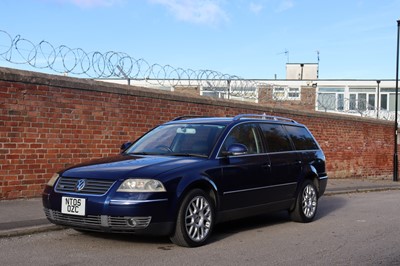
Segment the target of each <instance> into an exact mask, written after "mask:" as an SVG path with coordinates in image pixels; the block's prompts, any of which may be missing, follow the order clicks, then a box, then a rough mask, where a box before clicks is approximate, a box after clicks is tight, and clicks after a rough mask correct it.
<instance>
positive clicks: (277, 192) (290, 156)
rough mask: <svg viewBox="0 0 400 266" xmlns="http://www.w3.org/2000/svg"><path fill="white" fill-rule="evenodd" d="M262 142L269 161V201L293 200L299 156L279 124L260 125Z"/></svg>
mask: <svg viewBox="0 0 400 266" xmlns="http://www.w3.org/2000/svg"><path fill="white" fill-rule="evenodd" d="M260 128H261V131H262V135H263V140H264V141H265V143H266V148H267V152H268V156H269V159H270V175H269V176H268V181H267V183H268V186H269V190H268V194H269V199H270V200H271V202H272V201H275V202H284V201H287V200H290V199H293V197H294V195H295V192H296V188H297V182H298V178H299V176H300V174H301V156H300V154H299V153H298V152H296V151H294V150H293V145H292V143H291V141H290V139H289V137H288V135H287V133H286V130H285V129H284V128H283V126H282V125H280V124H275V123H260Z"/></svg>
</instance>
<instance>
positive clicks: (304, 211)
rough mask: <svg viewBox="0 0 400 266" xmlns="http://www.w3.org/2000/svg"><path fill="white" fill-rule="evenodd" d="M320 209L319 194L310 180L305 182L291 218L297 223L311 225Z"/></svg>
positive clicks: (291, 212)
mask: <svg viewBox="0 0 400 266" xmlns="http://www.w3.org/2000/svg"><path fill="white" fill-rule="evenodd" d="M317 207H318V192H317V189H316V187H315V185H314V184H313V182H312V181H310V180H305V181H304V183H303V185H302V186H301V189H300V191H299V194H298V195H297V199H296V203H295V207H294V209H293V210H291V211H290V218H291V219H292V220H293V221H295V222H302V223H309V222H311V221H312V220H314V217H315V215H316V213H317Z"/></svg>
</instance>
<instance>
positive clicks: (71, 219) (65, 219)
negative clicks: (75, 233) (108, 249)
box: [42, 187, 175, 235]
mask: <svg viewBox="0 0 400 266" xmlns="http://www.w3.org/2000/svg"><path fill="white" fill-rule="evenodd" d="M63 196H67V197H76V198H84V199H85V200H86V208H85V215H82V216H81V215H71V214H66V213H62V211H61V201H62V197H63ZM136 196H138V195H129V194H119V195H118V196H117V195H115V194H114V195H110V194H108V195H101V196H93V195H82V194H74V193H57V192H55V191H54V190H53V189H52V188H51V187H46V189H45V191H44V193H43V194H42V201H43V207H44V212H45V214H46V217H47V219H48V220H49V221H50V222H52V223H54V224H58V225H63V226H67V227H71V228H75V229H79V230H87V231H97V232H110V233H132V234H146V235H169V234H171V232H172V230H173V228H174V225H175V222H174V221H175V219H174V218H173V217H174V214H173V211H172V210H171V206H170V204H169V201H168V198H166V197H165V198H163V197H162V196H161V195H160V196H161V198H154V197H153V198H143V195H142V196H141V198H140V197H136ZM165 196H166V195H165Z"/></svg>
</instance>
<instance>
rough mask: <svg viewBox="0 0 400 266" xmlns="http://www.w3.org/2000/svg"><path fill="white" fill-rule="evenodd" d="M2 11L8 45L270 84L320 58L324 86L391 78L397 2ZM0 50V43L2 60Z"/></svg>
mask: <svg viewBox="0 0 400 266" xmlns="http://www.w3.org/2000/svg"><path fill="white" fill-rule="evenodd" d="M0 10H1V16H0V30H2V31H5V32H7V33H8V34H9V35H11V36H13V37H15V36H16V35H21V36H22V37H23V38H25V39H27V40H29V41H31V42H33V43H36V44H37V43H39V42H40V41H42V40H45V41H47V42H49V43H51V44H52V45H53V46H59V45H66V46H68V47H70V48H81V49H83V50H84V51H86V52H91V51H99V52H102V53H106V52H108V51H116V52H124V53H126V54H128V55H130V56H131V57H133V58H136V59H140V58H143V59H144V60H146V61H147V62H148V63H149V64H160V65H171V66H173V67H176V68H183V69H193V70H199V69H211V70H215V71H219V72H222V73H227V74H230V75H237V76H240V77H243V78H255V79H272V78H274V77H275V75H276V76H277V78H285V64H286V63H287V62H289V63H316V62H317V51H319V56H320V69H319V70H320V78H321V79H394V78H395V76H396V73H395V72H396V41H397V22H396V21H397V20H398V19H400V0H381V1H378V0H376V1H375V0H368V1H367V0H336V1H323V0H302V1H301V0H250V1H245V0H231V1H228V0H30V1H29V0H18V1H16V0H2V1H1V2H0ZM6 45H8V43H7V40H6V39H5V38H4V36H3V38H1V35H0V53H1V51H2V48H1V47H3V51H4V47H5V46H6ZM285 51H288V53H285ZM0 66H6V67H14V68H24V67H23V66H21V65H13V64H9V63H8V62H7V61H5V60H4V58H1V57H0ZM29 70H32V69H29Z"/></svg>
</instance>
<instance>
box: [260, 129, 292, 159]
mask: <svg viewBox="0 0 400 266" xmlns="http://www.w3.org/2000/svg"><path fill="white" fill-rule="evenodd" d="M260 128H261V130H262V132H263V136H264V139H265V141H266V142H267V149H268V152H283V151H291V150H292V145H291V144H290V140H289V138H288V136H287V134H286V132H285V131H284V130H283V128H282V126H281V125H276V124H264V123H261V124H260Z"/></svg>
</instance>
